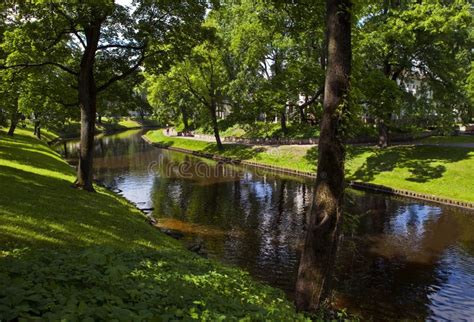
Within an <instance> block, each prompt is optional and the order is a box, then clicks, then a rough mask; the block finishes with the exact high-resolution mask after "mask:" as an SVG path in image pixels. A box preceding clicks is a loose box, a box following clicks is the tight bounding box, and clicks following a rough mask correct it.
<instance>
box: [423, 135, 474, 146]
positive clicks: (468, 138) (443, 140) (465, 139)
mask: <svg viewBox="0 0 474 322" xmlns="http://www.w3.org/2000/svg"><path fill="white" fill-rule="evenodd" d="M420 142H422V143H427V144H450V143H474V135H457V136H431V137H429V138H426V139H423V140H421V141H420Z"/></svg>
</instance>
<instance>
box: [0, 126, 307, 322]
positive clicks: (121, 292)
mask: <svg viewBox="0 0 474 322" xmlns="http://www.w3.org/2000/svg"><path fill="white" fill-rule="evenodd" d="M74 179H75V177H74V171H73V169H72V168H71V167H70V166H69V165H68V164H66V163H65V162H64V161H63V160H62V159H61V158H60V157H59V155H58V154H56V153H55V152H53V151H52V150H51V149H50V148H49V147H48V146H47V145H46V144H44V143H43V142H40V141H38V140H36V139H35V138H33V137H32V135H31V134H30V132H29V131H26V130H23V129H19V130H18V131H17V134H15V136H14V137H13V138H10V137H7V136H6V135H5V134H4V133H3V132H0V182H1V184H0V320H1V321H4V320H6V321H8V320H16V319H26V320H31V319H33V318H38V317H41V319H42V320H59V319H63V320H124V321H130V320H153V319H158V320H173V319H188V320H189V319H208V320H218V319H240V318H245V319H247V320H295V319H303V316H301V315H296V313H295V312H294V309H293V307H292V305H291V304H290V303H289V302H288V301H287V300H286V299H285V296H284V294H283V293H282V292H281V291H278V290H275V289H273V288H270V287H268V286H265V285H262V284H260V283H258V282H255V281H253V280H252V279H251V278H250V277H249V276H248V274H246V273H244V272H243V271H241V270H239V269H236V268H229V267H227V266H223V265H221V264H219V263H216V262H213V261H209V260H206V259H203V258H201V257H199V256H197V255H195V254H193V253H190V252H188V251H187V250H186V249H184V248H183V247H182V246H181V244H180V243H178V242H177V241H175V240H173V239H171V238H169V237H167V236H165V235H163V234H162V233H160V232H159V231H158V230H156V229H155V228H153V227H151V226H150V225H149V224H147V223H146V220H145V218H144V216H143V215H142V214H141V213H140V212H139V211H138V210H136V209H135V208H134V207H132V206H131V205H130V204H129V203H128V202H126V201H125V200H124V199H122V198H120V197H118V196H116V195H114V194H112V193H111V192H109V191H107V190H105V189H102V188H100V187H97V193H88V192H85V191H81V190H77V189H75V188H73V187H72V185H73V181H74ZM158 317H159V318H158Z"/></svg>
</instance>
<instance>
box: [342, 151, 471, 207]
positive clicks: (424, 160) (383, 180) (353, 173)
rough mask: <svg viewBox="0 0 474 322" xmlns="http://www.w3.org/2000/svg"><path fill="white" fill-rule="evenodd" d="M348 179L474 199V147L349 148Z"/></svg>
mask: <svg viewBox="0 0 474 322" xmlns="http://www.w3.org/2000/svg"><path fill="white" fill-rule="evenodd" d="M346 169H347V178H348V179H350V180H356V181H363V182H371V183H376V184H381V185H384V186H388V187H392V188H397V189H405V190H411V191H416V192H422V193H427V194H432V195H437V196H441V197H447V198H450V199H455V200H461V201H469V202H474V149H468V148H457V147H445V146H442V147H441V146H396V147H389V148H387V149H383V150H380V149H377V148H372V147H357V148H352V149H350V152H349V154H348V161H347V165H346Z"/></svg>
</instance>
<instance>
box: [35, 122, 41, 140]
mask: <svg viewBox="0 0 474 322" xmlns="http://www.w3.org/2000/svg"><path fill="white" fill-rule="evenodd" d="M36 137H37V138H38V140H41V123H40V122H39V121H38V125H37V128H36Z"/></svg>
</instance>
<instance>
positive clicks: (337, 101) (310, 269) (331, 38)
mask: <svg viewBox="0 0 474 322" xmlns="http://www.w3.org/2000/svg"><path fill="white" fill-rule="evenodd" d="M351 7H352V3H351V0H327V1H326V19H327V20H326V26H327V36H328V55H327V59H328V61H327V70H326V81H325V92H324V103H323V118H322V121H321V136H320V140H319V147H318V148H319V157H318V170H317V179H316V195H315V196H314V199H313V203H312V207H311V212H310V215H309V220H308V222H307V230H306V239H305V244H304V249H303V253H302V255H301V259H300V265H299V270H298V279H297V283H296V306H297V308H298V309H300V310H315V309H317V308H318V307H319V305H320V303H321V301H322V300H323V299H324V297H325V295H326V294H327V292H328V289H329V281H330V278H331V272H332V269H333V265H334V261H335V255H336V249H337V244H338V238H339V229H340V226H341V220H342V199H343V193H344V156H345V152H344V145H343V129H342V126H341V123H342V121H343V118H344V116H345V113H346V112H347V108H348V101H349V97H348V96H349V85H350V72H351V60H352V48H351Z"/></svg>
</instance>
